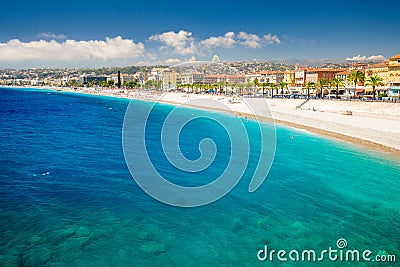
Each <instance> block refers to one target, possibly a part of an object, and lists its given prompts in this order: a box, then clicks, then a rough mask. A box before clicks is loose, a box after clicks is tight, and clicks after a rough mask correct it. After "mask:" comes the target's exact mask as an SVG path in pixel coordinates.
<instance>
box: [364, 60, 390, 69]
mask: <svg viewBox="0 0 400 267" xmlns="http://www.w3.org/2000/svg"><path fill="white" fill-rule="evenodd" d="M388 65H389V62H388V61H385V62H380V63H376V64H372V65H369V66H366V67H365V68H366V69H372V68H383V67H387V66H388Z"/></svg>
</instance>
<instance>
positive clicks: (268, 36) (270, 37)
mask: <svg viewBox="0 0 400 267" xmlns="http://www.w3.org/2000/svg"><path fill="white" fill-rule="evenodd" d="M264 41H265V42H266V43H267V44H268V45H272V44H274V43H277V44H280V43H281V40H279V38H278V36H276V34H274V35H272V34H270V33H268V34H266V35H264Z"/></svg>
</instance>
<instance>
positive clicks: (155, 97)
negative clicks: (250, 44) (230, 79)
mask: <svg viewBox="0 0 400 267" xmlns="http://www.w3.org/2000/svg"><path fill="white" fill-rule="evenodd" d="M2 87H3V88H10V89H18V88H20V89H33V90H38V91H40V90H49V91H54V92H60V93H75V94H80V95H87V96H105V97H112V98H122V99H126V100H139V101H146V102H153V103H154V102H156V103H164V104H169V105H173V106H184V107H189V108H195V109H202V110H208V111H216V112H220V113H221V112H222V113H228V114H231V115H235V116H239V117H242V118H249V119H253V120H254V119H256V117H257V118H258V119H259V120H260V121H261V122H265V121H271V119H272V120H273V122H274V123H276V124H279V125H283V126H288V127H292V128H294V129H303V130H307V131H309V132H311V133H315V134H317V135H319V136H323V137H327V138H331V139H334V140H340V141H342V142H345V143H350V144H353V145H356V146H359V147H364V148H369V149H371V150H374V151H378V152H383V153H385V154H389V155H392V156H395V157H396V158H400V149H398V148H396V147H394V146H388V145H386V144H382V143H377V142H374V141H371V140H367V139H365V138H364V139H363V138H359V137H355V136H352V135H351V134H343V133H340V132H335V131H332V130H327V129H323V127H314V126H311V125H307V124H306V123H301V121H300V122H293V121H291V120H289V119H286V120H285V119H283V118H280V117H279V116H275V114H274V111H271V113H272V118H268V117H266V116H262V115H257V114H256V115H254V114H249V113H247V112H240V111H238V110H233V109H229V110H225V109H221V108H215V107H210V106H201V105H193V104H190V103H185V102H183V103H181V102H179V99H175V100H176V101H171V100H168V99H167V100H166V99H159V97H160V96H162V95H163V93H160V94H152V93H151V92H140V91H137V92H135V94H134V95H131V96H128V95H126V96H121V95H109V94H100V93H89V92H82V90H80V91H76V90H71V89H70V88H68V89H67V90H66V89H65V88H43V87H42V88H36V87H8V86H2ZM136 94H144V95H145V96H150V97H143V95H139V96H136ZM167 94H175V95H177V94H180V95H181V96H182V95H187V94H185V93H167ZM135 96H136V97H135ZM194 96H197V97H198V95H194ZM219 97H220V98H223V99H225V98H226V97H223V96H219ZM195 99H198V98H195ZM185 100H186V99H185ZM219 100H220V99H218V101H219ZM276 100H277V101H282V99H276ZM328 101H329V100H328ZM220 102H221V101H220ZM233 105H235V104H233ZM277 113H279V112H277ZM285 115H291V114H290V113H289V112H288V113H287V114H285ZM292 115H293V114H292ZM277 117H278V118H277ZM293 117H294V119H296V118H295V117H296V115H293ZM299 120H300V119H299ZM396 122H397V121H396ZM399 125H400V122H399ZM382 134H384V132H383V131H382Z"/></svg>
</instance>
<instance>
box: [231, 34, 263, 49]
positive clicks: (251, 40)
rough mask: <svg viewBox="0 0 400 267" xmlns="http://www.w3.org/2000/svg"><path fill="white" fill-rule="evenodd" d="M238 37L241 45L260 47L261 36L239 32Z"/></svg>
mask: <svg viewBox="0 0 400 267" xmlns="http://www.w3.org/2000/svg"><path fill="white" fill-rule="evenodd" d="M237 38H238V39H240V40H241V41H240V44H242V45H243V46H247V47H250V48H259V47H261V38H260V37H259V36H258V35H256V34H251V33H246V32H239V34H238V36H237Z"/></svg>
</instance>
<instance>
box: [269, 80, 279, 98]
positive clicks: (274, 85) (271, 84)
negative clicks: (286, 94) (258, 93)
mask: <svg viewBox="0 0 400 267" xmlns="http://www.w3.org/2000/svg"><path fill="white" fill-rule="evenodd" d="M269 87H270V88H271V97H274V89H275V88H276V90H278V88H277V86H276V84H274V83H270V84H269Z"/></svg>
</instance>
